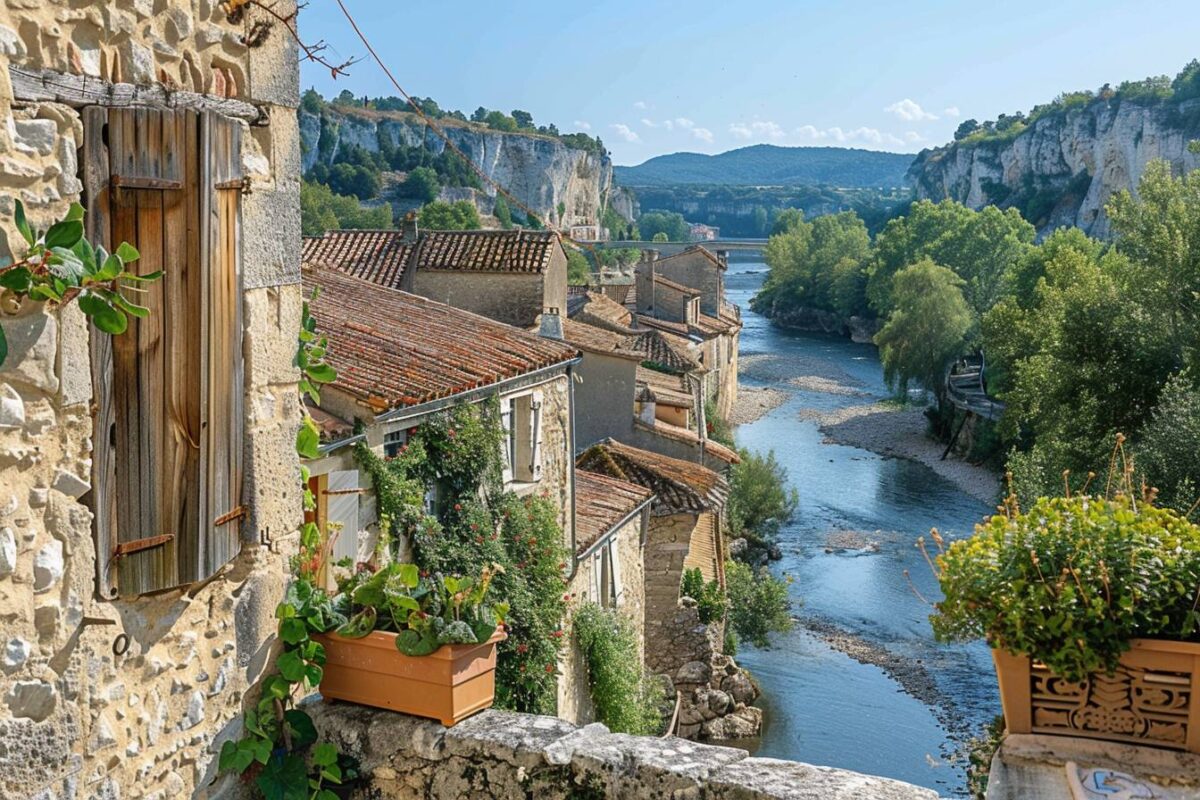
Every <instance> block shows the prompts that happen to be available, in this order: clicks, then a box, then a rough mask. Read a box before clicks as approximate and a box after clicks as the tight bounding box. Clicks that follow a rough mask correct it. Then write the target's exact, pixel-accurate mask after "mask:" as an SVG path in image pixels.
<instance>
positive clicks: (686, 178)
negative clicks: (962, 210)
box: [615, 144, 913, 188]
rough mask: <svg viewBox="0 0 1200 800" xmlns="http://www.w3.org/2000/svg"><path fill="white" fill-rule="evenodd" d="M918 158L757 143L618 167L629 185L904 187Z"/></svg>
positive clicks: (620, 177) (622, 180) (623, 181)
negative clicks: (712, 154)
mask: <svg viewBox="0 0 1200 800" xmlns="http://www.w3.org/2000/svg"><path fill="white" fill-rule="evenodd" d="M912 161H913V156H911V155H908V154H905V153H880V152H877V151H874V150H855V149H851V148H848V147H778V146H776V145H773V144H756V145H752V146H750V147H743V148H740V149H738V150H730V151H729V152H727V153H720V154H719V155H715V156H708V155H703V154H701V153H672V154H670V155H666V156H656V157H654V158H652V159H650V160H649V161H646V162H645V163H643V164H639V165H638V166H636V167H616V168H615V172H616V175H615V177H616V179H617V182H618V183H620V184H621V185H623V186H633V187H638V186H679V185H686V184H707V185H710V186H711V185H724V186H815V185H823V186H840V187H847V188H854V187H893V186H904V185H905V183H906V182H905V179H904V174H905V172H906V171H907V170H908V168H909V165H911V164H912Z"/></svg>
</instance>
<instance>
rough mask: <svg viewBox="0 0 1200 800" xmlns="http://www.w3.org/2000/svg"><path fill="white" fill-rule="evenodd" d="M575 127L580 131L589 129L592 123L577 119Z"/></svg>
mask: <svg viewBox="0 0 1200 800" xmlns="http://www.w3.org/2000/svg"><path fill="white" fill-rule="evenodd" d="M575 127H576V128H579V130H581V131H590V130H591V129H592V123H590V122H584V121H583V120H581V119H577V120H575Z"/></svg>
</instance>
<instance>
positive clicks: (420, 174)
mask: <svg viewBox="0 0 1200 800" xmlns="http://www.w3.org/2000/svg"><path fill="white" fill-rule="evenodd" d="M441 191H442V186H441V184H440V183H439V182H438V175H437V172H435V171H434V170H433V169H432V168H431V167H417V168H416V169H413V170H410V171H409V173H408V177H406V178H405V179H404V183H402V184H401V185H400V187H399V188H398V190H397V192H396V194H397V195H399V196H400V197H411V198H413V199H415V200H420V201H421V202H422V203H432V202H433V201H434V200H436V199H437V196H438V194H439V193H440V192H441Z"/></svg>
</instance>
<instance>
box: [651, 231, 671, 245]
mask: <svg viewBox="0 0 1200 800" xmlns="http://www.w3.org/2000/svg"><path fill="white" fill-rule="evenodd" d="M650 241H652V242H658V243H660V244H664V243H666V242H669V241H671V239H670V237H668V236H667V234H666V232H665V231H659V232H658V233H656V234H654V237H653V238H652V239H651V240H650Z"/></svg>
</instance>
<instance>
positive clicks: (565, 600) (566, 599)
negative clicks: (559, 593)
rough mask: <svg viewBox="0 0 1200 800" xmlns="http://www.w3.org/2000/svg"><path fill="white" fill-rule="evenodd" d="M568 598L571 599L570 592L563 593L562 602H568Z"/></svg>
mask: <svg viewBox="0 0 1200 800" xmlns="http://www.w3.org/2000/svg"><path fill="white" fill-rule="evenodd" d="M570 599H571V595H570V593H567V594H564V595H563V602H564V603H566V602H569V601H570Z"/></svg>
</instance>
